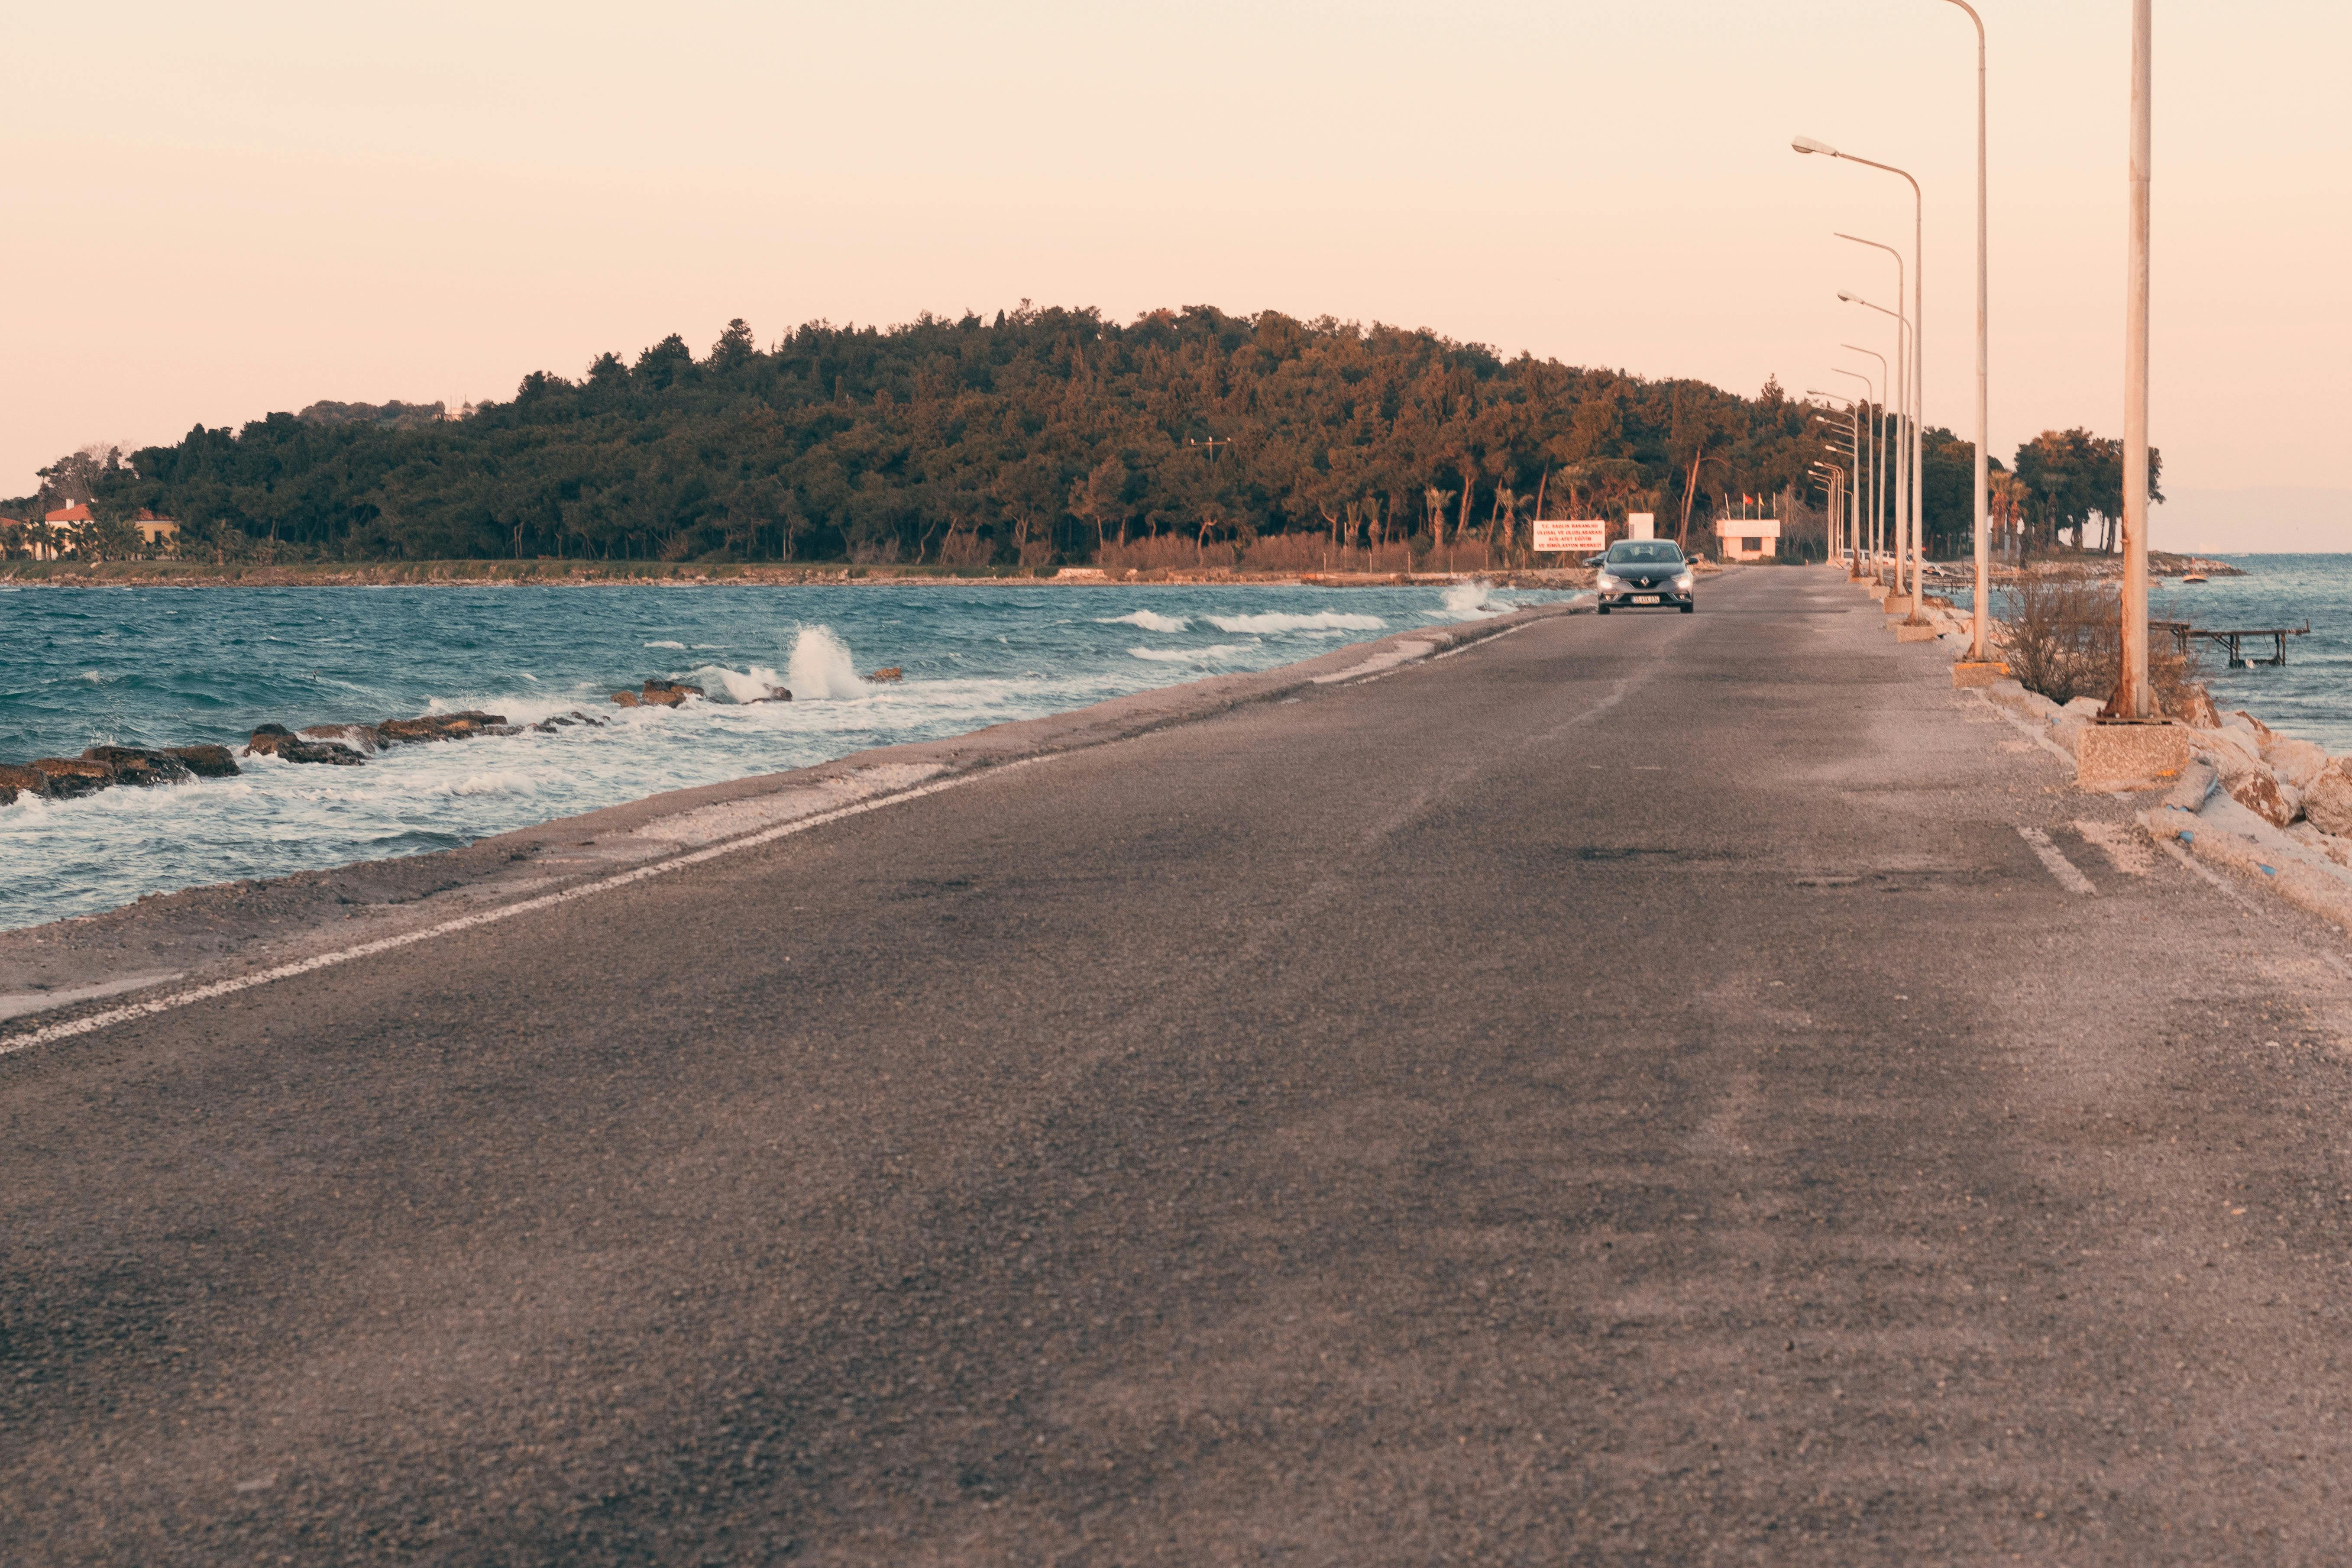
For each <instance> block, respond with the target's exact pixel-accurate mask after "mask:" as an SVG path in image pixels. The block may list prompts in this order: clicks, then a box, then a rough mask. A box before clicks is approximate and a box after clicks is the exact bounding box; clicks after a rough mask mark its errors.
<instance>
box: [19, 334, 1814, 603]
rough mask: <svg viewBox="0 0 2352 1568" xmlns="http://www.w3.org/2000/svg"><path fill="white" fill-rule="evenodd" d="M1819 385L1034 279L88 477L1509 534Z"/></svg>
mask: <svg viewBox="0 0 2352 1568" xmlns="http://www.w3.org/2000/svg"><path fill="white" fill-rule="evenodd" d="M428 411H429V412H428ZM1812 412H1813V411H1812V410H1811V408H1810V407H1809V405H1805V404H1803V403H1801V402H1794V401H1791V400H1790V399H1789V398H1787V397H1786V396H1785V395H1783V394H1782V393H1781V391H1780V388H1779V386H1778V385H1777V384H1768V385H1767V386H1766V388H1765V389H1764V392H1763V394H1762V395H1759V396H1757V397H1753V398H1750V397H1742V396H1739V395H1735V394H1731V393H1727V392H1725V391H1722V390H1721V389H1719V388H1716V387H1713V386H1708V385H1706V384H1704V383H1699V382H1693V381H1645V380H1643V379H1641V378H1639V377H1636V376H1630V375H1627V374H1623V373H1622V372H1619V371H1610V370H1588V369H1580V368H1578V367H1575V366H1570V365H1565V364H1561V363H1559V362H1557V361H1551V360H1540V361H1539V360H1536V359H1534V358H1532V357H1530V356H1528V355H1524V354H1522V355H1520V356H1518V357H1517V358H1516V359H1510V360H1506V359H1504V358H1502V357H1501V356H1499V355H1497V354H1496V353H1494V352H1493V351H1492V350H1490V349H1487V348H1485V347H1483V346H1481V345H1479V344H1475V343H1460V342H1453V341H1451V340H1449V339H1446V338H1443V337H1440V336H1438V335H1437V334H1435V333H1433V332H1429V331H1406V330H1404V329H1401V328H1397V327H1391V326H1385V325H1381V324H1377V323H1376V324H1374V325H1371V326H1370V327H1365V326H1360V325H1358V324H1355V323H1352V322H1340V321H1332V320H1330V319H1328V318H1323V319H1320V320H1316V321H1297V320H1295V319H1293V318H1290V317H1286V316H1283V315H1281V314H1279V313H1277V312H1274V311H1266V312H1263V313H1261V314H1258V315H1255V316H1248V317H1241V316H1229V315H1226V314H1224V313H1223V312H1222V311H1219V310H1214V309H1212V308H1210V307H1208V306H1191V307H1187V308H1186V309H1184V310H1154V311H1151V312H1149V313H1147V314H1145V315H1143V316H1141V317H1139V318H1138V319H1137V320H1135V321H1131V322H1128V323H1125V324H1121V323H1118V322H1115V321H1107V320H1105V319H1104V318H1103V317H1102V316H1101V315H1100V314H1099V313H1098V312H1097V311H1094V310H1060V309H1039V308H1035V307H1033V306H1031V305H1029V304H1027V303H1026V302H1024V304H1023V305H1022V306H1021V307H1020V308H1018V309H1017V310H1010V311H1004V312H1000V313H999V314H998V315H997V316H996V317H995V318H994V319H992V320H983V319H982V318H981V317H980V316H978V315H974V314H970V313H967V314H965V315H963V316H961V317H957V318H954V319H948V318H942V317H935V316H930V315H925V316H923V317H920V318H919V319H918V320H916V321H912V322H909V323H908V324H906V325H904V326H900V327H894V328H890V329H887V330H883V329H878V328H874V327H855V326H847V327H837V326H834V325H832V324H830V323H827V322H824V321H816V322H811V323H809V324H808V325H805V326H803V327H801V328H799V329H797V330H796V331H793V332H792V333H791V334H789V335H788V336H786V337H785V338H784V339H783V340H782V341H781V342H776V343H774V344H772V346H770V347H768V348H765V349H762V348H761V347H760V346H759V344H758V342H757V340H756V338H755V337H754V336H753V334H752V332H751V328H750V327H749V326H747V325H746V324H745V323H744V322H743V321H740V320H738V321H731V322H730V323H729V324H728V327H727V329H726V331H725V332H724V333H722V334H721V335H720V337H719V340H718V342H716V343H715V344H714V345H713V346H712V347H711V349H710V351H709V353H707V354H705V355H703V356H702V357H700V358H697V357H696V356H695V354H694V353H693V352H692V351H691V350H689V349H688V346H687V344H686V343H685V342H684V340H683V339H682V338H680V337H678V336H677V335H676V334H672V335H671V336H669V337H667V338H665V339H663V340H662V341H661V342H657V343H655V344H653V345H651V346H650V347H648V348H646V350H645V351H644V352H643V353H639V354H638V355H637V356H636V357H635V359H634V360H633V361H632V360H625V359H624V358H623V356H621V355H620V354H618V353H603V354H600V355H598V356H597V357H596V358H595V359H594V360H593V362H592V363H590V364H589V365H588V366H587V367H586V368H585V370H584V371H583V374H581V376H580V377H579V378H578V379H577V380H572V379H567V378H566V377H563V376H561V375H557V374H550V373H547V372H533V373H532V374H530V375H529V376H526V377H525V378H524V379H523V381H522V383H521V384H520V386H519V387H518V388H517V389H516V393H515V395H514V396H513V398H511V399H510V400H509V401H506V402H502V403H500V402H493V403H486V404H483V405H479V406H478V407H473V408H470V409H468V410H465V411H462V412H461V414H460V415H459V416H457V417H449V416H446V413H445V411H444V410H442V409H441V408H439V407H437V406H436V405H429V404H427V405H415V404H410V405H402V404H385V405H366V404H342V405H335V404H313V405H310V407H309V408H307V409H305V410H304V411H303V413H302V414H301V415H299V416H297V415H293V414H272V415H269V416H266V417H265V418H262V419H258V420H256V421H254V422H252V423H250V424H247V425H246V426H243V427H242V428H241V429H236V430H230V429H226V428H222V429H209V428H206V427H204V426H198V427H196V428H195V429H194V430H191V431H190V432H189V433H188V435H187V436H186V437H184V438H182V439H181V440H180V441H178V442H176V443H174V444H173V445H170V446H159V447H145V448H142V450H140V451H138V452H136V453H133V454H131V457H130V459H129V462H128V463H127V465H123V466H121V467H116V468H101V469H100V470H99V471H97V472H95V473H92V474H89V475H88V476H86V477H87V479H88V488H89V489H90V491H91V497H90V499H91V500H92V503H93V505H94V506H96V507H98V508H100V509H101V510H102V511H103V512H105V513H106V514H107V515H120V516H127V515H129V513H130V512H131V510H135V509H136V508H139V507H142V506H144V507H150V508H152V509H153V510H156V511H157V512H160V513H163V514H164V515H168V516H172V517H176V518H178V519H180V520H182V522H183V525H184V528H185V530H186V537H187V538H188V539H189V540H190V541H191V542H202V544H201V548H203V549H205V550H206V551H207V552H210V553H214V554H216V555H219V556H221V557H222V558H229V557H231V556H234V555H235V554H236V552H237V548H238V547H237V545H236V539H238V538H242V539H244V540H247V541H271V542H274V547H275V548H276V549H278V551H280V552H285V553H289V554H294V555H299V556H305V557H309V558H314V559H315V558H335V559H421V558H436V557H441V558H446V557H492V556H557V557H586V558H593V559H600V560H619V559H629V560H635V559H663V560H671V561H685V560H730V559H732V560H778V559H798V560H850V561H866V562H887V561H900V562H913V561H925V562H961V563H971V564H979V563H987V562H995V563H1013V562H1016V561H1026V562H1043V561H1047V560H1066V561H1077V560H1084V559H1086V558H1087V557H1088V556H1090V555H1091V554H1093V553H1094V552H1096V551H1097V549H1100V548H1102V547H1103V546H1104V545H1106V544H1108V543H1110V542H1113V541H1114V540H1124V539H1128V538H1130V537H1132V536H1135V535H1139V534H1140V535H1160V534H1176V535H1180V536H1181V537H1183V538H1186V539H1188V540H1192V541H1195V542H1200V543H1201V544H1202V547H1203V548H1205V546H1206V544H1208V543H1211V542H1216V541H1220V540H1223V541H1232V540H1239V539H1247V538H1255V537H1257V536H1260V535H1264V534H1271V533H1277V532H1282V531H1310V532H1313V533H1316V534H1318V535H1327V536H1336V535H1340V534H1344V535H1346V536H1347V537H1350V538H1359V537H1367V536H1368V535H1369V534H1370V531H1372V530H1374V529H1378V530H1379V531H1381V533H1382V534H1383V535H1390V536H1397V535H1402V534H1405V533H1408V532H1418V533H1422V534H1425V535H1428V536H1429V538H1430V542H1431V543H1432V544H1443V543H1444V542H1447V541H1448V540H1449V539H1451V538H1454V537H1458V536H1460V534H1461V533H1462V532H1464V531H1465V530H1466V531H1471V532H1474V533H1476V532H1486V533H1488V534H1490V535H1491V536H1492V537H1494V538H1495V539H1496V540H1497V541H1499V540H1501V539H1503V538H1504V537H1506V536H1507V535H1508V534H1510V533H1512V532H1513V531H1515V530H1516V528H1517V522H1518V521H1521V520H1522V519H1523V518H1524V517H1526V516H1527V515H1528V510H1529V509H1528V504H1527V498H1530V497H1532V496H1533V495H1535V493H1536V492H1537V490H1538V488H1539V487H1540V488H1542V489H1544V491H1545V493H1546V495H1547V498H1548V500H1547V510H1549V511H1550V512H1551V513H1552V515H1554V516H1565V515H1571V514H1574V515H1593V514H1596V513H1597V514H1599V515H1602V516H1606V517H1611V518H1622V515H1623V514H1624V512H1625V511H1626V510H1654V511H1657V512H1660V513H1661V514H1667V515H1671V516H1672V517H1673V518H1674V519H1675V527H1676V528H1677V529H1679V530H1682V531H1685V534H1686V535H1687V534H1688V533H1693V532H1696V533H1704V532H1705V531H1706V528H1707V526H1708V523H1709V521H1711V519H1712V516H1713V514H1714V511H1715V507H1716V502H1715V500H1714V498H1715V497H1717V496H1718V495H1721V494H1724V493H1735V494H1736V493H1741V492H1748V493H1765V494H1778V493H1780V492H1781V491H1782V490H1784V489H1787V488H1789V487H1790V486H1791V485H1794V484H1797V483H1799V482H1800V481H1801V478H1802V476H1803V475H1804V472H1805V470H1806V468H1807V466H1808V465H1809V464H1810V463H1811V462H1812V461H1813V460H1814V459H1815V458H1819V457H1820V456H1821V455H1822V445H1821V442H1820V440H1819V438H1818V436H1817V435H1816V434H1815V432H1814V426H1813V424H1812V420H1811V415H1812ZM76 473H77V476H78V477H81V476H80V471H79V469H78V470H76ZM6 504H7V503H5V502H0V507H5V506H6Z"/></svg>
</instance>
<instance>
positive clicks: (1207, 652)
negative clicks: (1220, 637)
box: [1127, 642, 1257, 664]
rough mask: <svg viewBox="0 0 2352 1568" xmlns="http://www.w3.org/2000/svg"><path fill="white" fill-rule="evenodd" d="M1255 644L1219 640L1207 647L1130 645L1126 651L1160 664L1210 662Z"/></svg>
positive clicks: (1237, 652)
mask: <svg viewBox="0 0 2352 1568" xmlns="http://www.w3.org/2000/svg"><path fill="white" fill-rule="evenodd" d="M1256 646H1257V645H1256V644H1255V643H1246V642H1221V643H1212V644H1210V645H1209V646H1208V647H1131V648H1129V649H1128V650H1127V651H1128V652H1129V653H1130V654H1133V655H1134V656H1135V657H1136V658H1151V659H1158V660H1159V661H1160V663H1162V664H1210V663H1213V662H1215V661H1216V660H1218V659H1225V658H1235V657H1237V656H1238V655H1241V654H1245V653H1247V652H1249V650H1250V649H1252V648H1254V647H1256Z"/></svg>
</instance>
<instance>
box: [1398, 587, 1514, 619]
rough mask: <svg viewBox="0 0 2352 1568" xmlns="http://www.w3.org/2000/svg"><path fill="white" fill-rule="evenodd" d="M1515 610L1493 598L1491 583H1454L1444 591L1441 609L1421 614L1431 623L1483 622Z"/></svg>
mask: <svg viewBox="0 0 2352 1568" xmlns="http://www.w3.org/2000/svg"><path fill="white" fill-rule="evenodd" d="M1517 608H1518V606H1517V605H1514V604H1512V603H1511V602H1510V601H1509V600H1508V599H1497V598H1496V597H1495V585H1494V584H1492V583H1456V584H1454V586H1452V587H1451V588H1448V589H1446V590H1445V599H1444V605H1443V607H1442V608H1439V609H1434V610H1424V611H1423V612H1422V613H1423V615H1425V616H1428V617H1429V618H1430V619H1431V620H1433V621H1484V620H1491V619H1493V618H1494V617H1495V616H1507V615H1509V614H1510V613H1511V612H1512V611H1513V610H1516V609H1517Z"/></svg>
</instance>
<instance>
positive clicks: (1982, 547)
mask: <svg viewBox="0 0 2352 1568" xmlns="http://www.w3.org/2000/svg"><path fill="white" fill-rule="evenodd" d="M1948 3H1949V4H1951V5H1958V7H1959V8H1960V9H1961V10H1963V11H1966V12H1967V13H1968V14H1969V21H1971V22H1974V23H1975V24H1976V25H1977V472H1976V488H1975V491H1974V494H1973V495H1972V496H1971V498H1970V500H1972V502H1973V504H1974V507H1975V512H1976V558H1977V598H1976V607H1975V611H1974V613H1973V614H1972V615H1971V616H1970V617H1969V659H1970V660H1971V661H1972V662H1974V663H1978V664H1981V663H1983V662H1984V661H1985V659H1986V658H1988V657H1989V655H1988V654H1987V652H1986V647H1987V643H1988V639H1989V637H1990V632H1991V626H1990V618H1991V614H1992V612H1991V609H1990V602H1991V589H1990V580H1991V575H1992V526H1991V522H1990V514H1991V503H1992V479H1991V473H1990V463H1991V460H1992V458H1991V451H1990V447H1989V445H1988V443H1989V442H1990V440H1991V438H1992V435H1991V419H1990V413H1989V411H1988V405H1987V399H1986V395H1985V374H1986V372H1985V362H1986V359H1987V346H1986V325H1985V323H1986V306H1985V26H1984V18H1983V17H1982V16H1978V15H1977V9H1976V7H1975V6H1973V5H1969V0H1948ZM2146 7H2147V0H2139V5H2138V9H2137V14H2136V15H2135V17H2134V31H2133V35H2132V37H2133V41H2134V43H2135V44H2137V43H2138V42H2139V41H2141V40H2143V39H2144V38H2145V37H2147V31H2146V27H2145V26H2144V24H2143V21H2142V18H2143V17H2144V16H2145V12H2146ZM2133 80H2134V82H2135V83H2136V84H2137V83H2139V82H2142V81H2144V80H2145V78H2144V77H2135V78H2134V79H2133ZM2136 101H2137V100H2136ZM2141 145H2144V143H2141V142H2137V141H2136V142H2134V149H2135V153H2137V149H2138V148H2139V147H2140V146H2141ZM2140 166H2141V167H2142V168H2145V166H2146V165H2145V164H2141V165H2140ZM2126 561H2127V562H2128V557H2126ZM2128 570H2129V566H2128V564H2126V571H2127V572H2128ZM2145 603H2146V601H2145V600H2143V601H2142V604H2143V605H2145ZM2141 619H2142V620H2143V621H2144V620H2146V619H2147V616H2146V613H2145V611H2143V612H2142V615H2141ZM2143 646H2144V639H2143Z"/></svg>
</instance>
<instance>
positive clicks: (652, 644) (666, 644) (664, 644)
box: [646, 642, 686, 647]
mask: <svg viewBox="0 0 2352 1568" xmlns="http://www.w3.org/2000/svg"><path fill="white" fill-rule="evenodd" d="M685 646H686V645H685V644H684V643H682V642H649V643H647V644H646V647H685Z"/></svg>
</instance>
